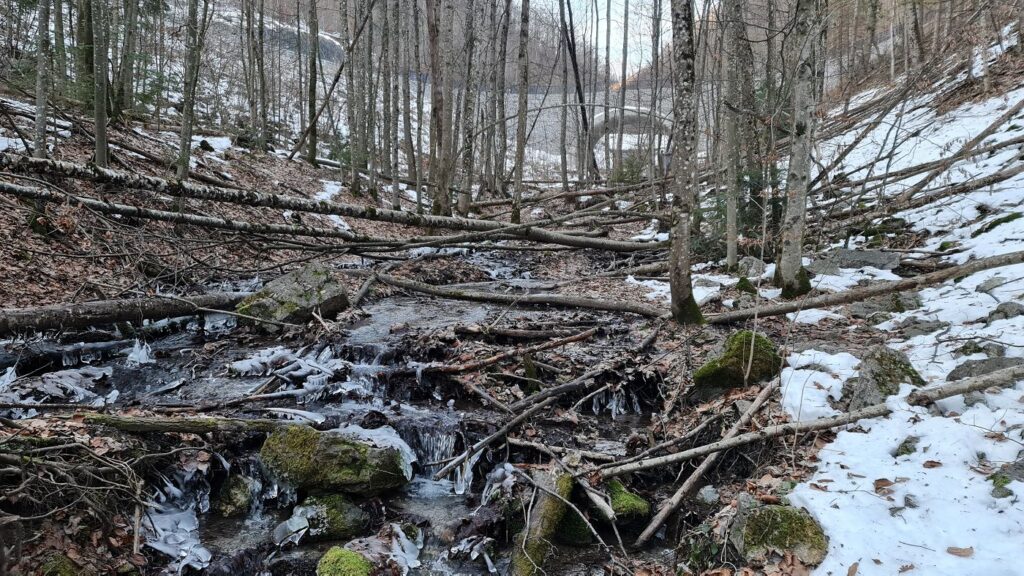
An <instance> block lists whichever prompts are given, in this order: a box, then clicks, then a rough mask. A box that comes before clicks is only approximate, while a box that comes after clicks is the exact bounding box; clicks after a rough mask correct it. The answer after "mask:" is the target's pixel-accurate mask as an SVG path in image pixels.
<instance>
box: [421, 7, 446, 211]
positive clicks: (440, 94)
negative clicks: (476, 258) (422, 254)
mask: <svg viewBox="0 0 1024 576" xmlns="http://www.w3.org/2000/svg"><path fill="white" fill-rule="evenodd" d="M426 8H427V44H428V46H429V52H430V177H431V179H432V180H433V181H434V195H433V204H432V205H431V208H430V212H431V214H436V215H442V216H446V215H449V214H451V206H450V203H449V201H448V187H447V185H445V181H446V178H445V175H444V173H445V171H446V166H447V164H448V159H447V158H445V157H444V148H445V146H444V140H445V138H446V135H445V128H446V124H447V123H448V122H447V119H446V118H445V110H446V109H447V108H446V107H445V104H444V69H443V66H442V65H441V56H442V52H441V50H442V47H441V39H440V31H439V28H438V26H439V25H440V21H439V18H440V14H438V10H437V0H426Z"/></svg>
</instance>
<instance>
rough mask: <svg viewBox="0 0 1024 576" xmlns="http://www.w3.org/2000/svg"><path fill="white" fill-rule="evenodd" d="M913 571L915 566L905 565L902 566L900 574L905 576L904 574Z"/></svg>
mask: <svg viewBox="0 0 1024 576" xmlns="http://www.w3.org/2000/svg"><path fill="white" fill-rule="evenodd" d="M913 569H914V565H913V564H904V565H903V566H900V574H903V573H904V572H910V571H911V570H913Z"/></svg>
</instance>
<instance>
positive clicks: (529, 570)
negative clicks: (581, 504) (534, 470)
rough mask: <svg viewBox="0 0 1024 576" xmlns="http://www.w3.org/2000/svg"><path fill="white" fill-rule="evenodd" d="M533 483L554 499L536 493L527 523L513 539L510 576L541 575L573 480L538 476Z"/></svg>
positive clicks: (551, 474)
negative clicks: (544, 489)
mask: <svg viewBox="0 0 1024 576" xmlns="http://www.w3.org/2000/svg"><path fill="white" fill-rule="evenodd" d="M535 481H536V482H537V484H538V485H540V486H543V487H544V488H546V489H547V490H548V491H550V492H552V493H554V494H557V495H558V496H557V497H556V496H554V495H552V494H551V493H548V492H547V491H543V492H542V491H538V492H537V499H536V501H535V502H534V504H533V509H532V511H531V513H530V518H529V523H528V524H527V525H526V527H525V528H523V530H522V532H520V533H519V534H517V535H516V537H515V545H514V547H513V549H512V565H511V567H510V568H509V574H510V575H511V576H535V575H537V574H542V573H543V567H544V562H545V560H547V557H548V555H549V554H550V553H551V540H552V538H553V537H554V535H555V530H557V528H558V525H559V523H560V522H561V520H562V517H563V516H564V515H565V511H566V508H567V506H566V505H565V499H567V498H569V495H570V494H571V493H572V486H573V480H572V476H570V475H568V474H561V473H557V472H552V471H548V472H541V473H539V474H538V477H537V478H535Z"/></svg>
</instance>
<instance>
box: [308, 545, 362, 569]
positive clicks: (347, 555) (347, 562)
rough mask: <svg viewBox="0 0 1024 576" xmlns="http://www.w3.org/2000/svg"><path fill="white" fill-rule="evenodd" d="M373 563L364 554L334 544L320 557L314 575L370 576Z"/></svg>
mask: <svg viewBox="0 0 1024 576" xmlns="http://www.w3.org/2000/svg"><path fill="white" fill-rule="evenodd" d="M371 573H373V563H371V562H370V561H369V560H367V559H366V557H365V556H363V555H362V554H360V553H358V552H353V551H352V550H346V549H345V548H342V547H341V546H334V547H333V548H331V549H330V550H328V551H327V553H325V554H324V555H323V557H321V558H320V562H318V563H317V565H316V576H370V574H371Z"/></svg>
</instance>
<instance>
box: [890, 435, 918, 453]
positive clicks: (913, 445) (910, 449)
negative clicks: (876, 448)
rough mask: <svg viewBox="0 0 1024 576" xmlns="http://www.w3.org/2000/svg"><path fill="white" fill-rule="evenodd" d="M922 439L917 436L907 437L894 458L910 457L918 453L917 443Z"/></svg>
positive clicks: (898, 447)
mask: <svg viewBox="0 0 1024 576" xmlns="http://www.w3.org/2000/svg"><path fill="white" fill-rule="evenodd" d="M920 440H921V439H920V438H918V437H917V436H907V437H906V438H905V439H904V440H903V442H900V445H899V446H897V447H896V452H895V453H894V454H893V456H897V457H898V456H910V455H911V454H913V453H914V452H917V443H918V442H919V441H920Z"/></svg>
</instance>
